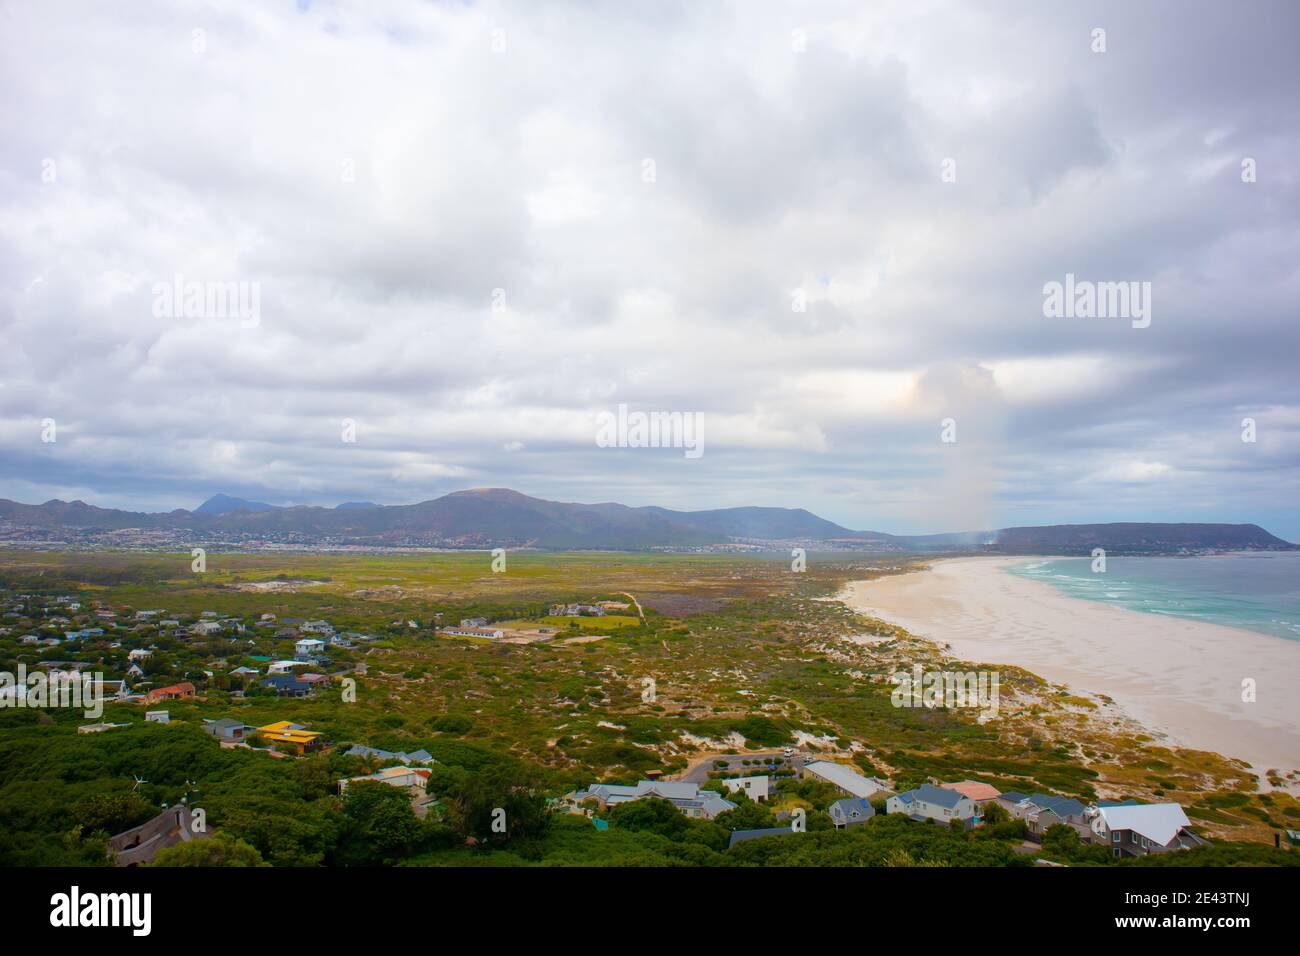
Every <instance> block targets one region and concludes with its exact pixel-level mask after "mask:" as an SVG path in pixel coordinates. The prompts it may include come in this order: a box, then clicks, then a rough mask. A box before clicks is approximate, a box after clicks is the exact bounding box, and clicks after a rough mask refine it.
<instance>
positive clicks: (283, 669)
mask: <svg viewBox="0 0 1300 956" xmlns="http://www.w3.org/2000/svg"><path fill="white" fill-rule="evenodd" d="M310 663H311V661H272V662H271V663H270V664H267V665H266V673H267V674H292V673H293V669H294V668H295V667H306V666H307V665H309V664H310Z"/></svg>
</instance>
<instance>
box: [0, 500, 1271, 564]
mask: <svg viewBox="0 0 1300 956" xmlns="http://www.w3.org/2000/svg"><path fill="white" fill-rule="evenodd" d="M128 531H134V532H140V533H148V532H185V533H188V534H192V535H194V536H196V539H197V540H221V541H228V542H232V543H244V544H250V545H254V546H255V545H257V544H258V543H268V544H295V545H304V546H311V545H330V546H338V545H358V546H372V547H384V546H388V547H446V548H487V547H505V548H520V547H531V548H540V549H547V550H578V549H593V550H626V551H644V550H700V549H716V548H735V547H746V546H751V547H764V546H767V547H778V546H780V547H788V546H792V545H797V546H809V547H816V548H823V549H831V550H855V551H887V552H915V553H937V552H953V551H983V552H991V553H1003V554H1086V553H1088V552H1089V551H1090V550H1091V549H1092V548H1095V547H1101V548H1105V549H1107V550H1108V551H1114V552H1116V553H1130V554H1139V553H1148V554H1169V553H1184V552H1196V551H1227V550H1289V549H1292V548H1294V547H1296V546H1295V545H1292V544H1290V543H1288V542H1286V541H1283V540H1282V539H1281V538H1277V537H1275V536H1273V535H1271V534H1269V533H1268V532H1267V531H1265V530H1264V529H1263V528H1261V527H1259V526H1258V525H1253V524H1157V523H1120V524H1085V525H1047V526H1042V527H1024V528H1002V529H997V530H989V531H971V532H959V533H952V534H936V535H891V534H884V533H882V532H875V531H854V530H851V529H849V528H845V527H842V526H841V525H838V524H835V523H834V522H832V521H827V520H825V519H824V518H819V517H818V516H817V515H814V514H812V513H811V512H809V511H806V510H804V509H802V508H756V507H740V508H722V509H717V510H712V511H672V510H670V509H667V508H659V507H653V506H650V507H640V508H633V507H629V506H627V505H621V504H615V503H603V504H573V503H568V502H558V501H546V500H544V499H541V498H532V497H529V496H528V495H524V494H521V493H519V492H517V491H511V490H509V489H505V488H477V489H471V490H468V491H457V492H453V493H451V494H448V495H444V496H443V497H441V498H435V499H432V500H430V501H422V502H419V503H417V504H411V505H377V504H374V503H372V502H364V501H353V502H346V503H344V504H341V505H339V506H337V507H335V508H323V507H316V506H295V507H281V506H277V505H270V504H266V503H265V502H258V501H247V500H245V499H242V498H235V497H232V496H229V495H224V494H218V495H214V496H213V497H211V498H209V499H208V500H207V501H205V502H203V504H201V505H199V506H198V507H197V508H195V509H194V510H193V511H186V510H184V509H181V510H177V511H170V512H159V513H142V512H132V511H119V510H115V509H108V508H97V507H95V506H93V505H88V504H86V503H85V502H83V501H71V502H67V501H59V500H57V499H56V500H52V501H47V502H45V503H44V504H41V505H26V504H20V503H18V502H15V501H9V500H6V499H0V537H3V538H4V539H6V540H11V541H13V540H18V541H21V540H24V539H25V538H27V537H28V536H30V534H32V533H36V534H43V535H46V536H48V535H49V534H52V533H53V534H62V535H65V536H66V535H69V534H71V535H72V536H73V537H78V538H86V537H87V536H89V537H90V538H94V539H96V540H99V539H101V538H107V539H109V540H112V539H113V538H114V536H116V537H117V539H119V540H120V539H122V536H123V535H124V534H126V533H127V532H128ZM97 536H98V537H97ZM173 537H174V535H173ZM127 543H129V541H128V542H127Z"/></svg>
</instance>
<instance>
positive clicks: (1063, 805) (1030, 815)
mask: <svg viewBox="0 0 1300 956" xmlns="http://www.w3.org/2000/svg"><path fill="white" fill-rule="evenodd" d="M997 802H998V803H1000V804H1002V805H1003V806H1004V807H1006V808H1007V810H1009V811H1010V812H1011V815H1012V816H1013V817H1015V818H1016V819H1018V820H1024V821H1025V825H1026V826H1027V827H1028V828H1029V838H1030V839H1031V840H1041V839H1042V838H1043V834H1044V833H1046V832H1047V829H1048V828H1049V827H1052V826H1055V825H1056V824H1058V823H1063V824H1065V825H1066V826H1069V827H1072V828H1074V829H1075V830H1076V831H1078V833H1079V835H1080V836H1081V837H1085V838H1087V837H1090V836H1091V830H1090V828H1089V822H1090V821H1089V820H1088V818H1087V811H1088V808H1087V807H1086V806H1084V804H1083V803H1081V802H1080V801H1078V800H1076V799H1074V798H1073V797H1062V796H1058V795H1057V794H1053V793H1031V794H1028V795H1026V794H1023V793H1017V792H1015V791H1008V792H1007V793H1003V794H1000V795H999V796H998V800H997Z"/></svg>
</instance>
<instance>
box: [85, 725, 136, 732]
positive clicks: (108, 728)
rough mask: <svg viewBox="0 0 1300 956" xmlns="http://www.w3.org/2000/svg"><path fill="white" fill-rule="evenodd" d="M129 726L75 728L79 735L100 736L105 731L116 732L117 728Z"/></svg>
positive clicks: (86, 726)
mask: <svg viewBox="0 0 1300 956" xmlns="http://www.w3.org/2000/svg"><path fill="white" fill-rule="evenodd" d="M130 726H131V725H130V724H109V723H98V724H82V725H81V726H80V727H78V728H77V733H79V734H102V733H103V732H104V731H106V730H116V729H117V728H118V727H130Z"/></svg>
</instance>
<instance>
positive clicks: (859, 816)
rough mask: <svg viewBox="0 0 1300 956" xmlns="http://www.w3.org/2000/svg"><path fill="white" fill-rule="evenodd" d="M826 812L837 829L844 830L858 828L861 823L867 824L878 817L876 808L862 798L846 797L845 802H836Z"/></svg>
mask: <svg viewBox="0 0 1300 956" xmlns="http://www.w3.org/2000/svg"><path fill="white" fill-rule="evenodd" d="M826 812H827V813H829V814H830V816H831V823H833V824H835V829H837V830H843V829H845V828H846V827H851V826H857V825H858V824H859V823H866V822H867V821H868V820H870V819H871V818H872V817H874V816H875V815H876V808H875V807H873V806H872V805H871V803H870V802H869V801H867V800H863V799H862V798H861V797H846V798H845V799H843V800H836V801H835V802H834V803H832V804H831V805H830V807H829V808H828V809H827V811H826Z"/></svg>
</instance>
